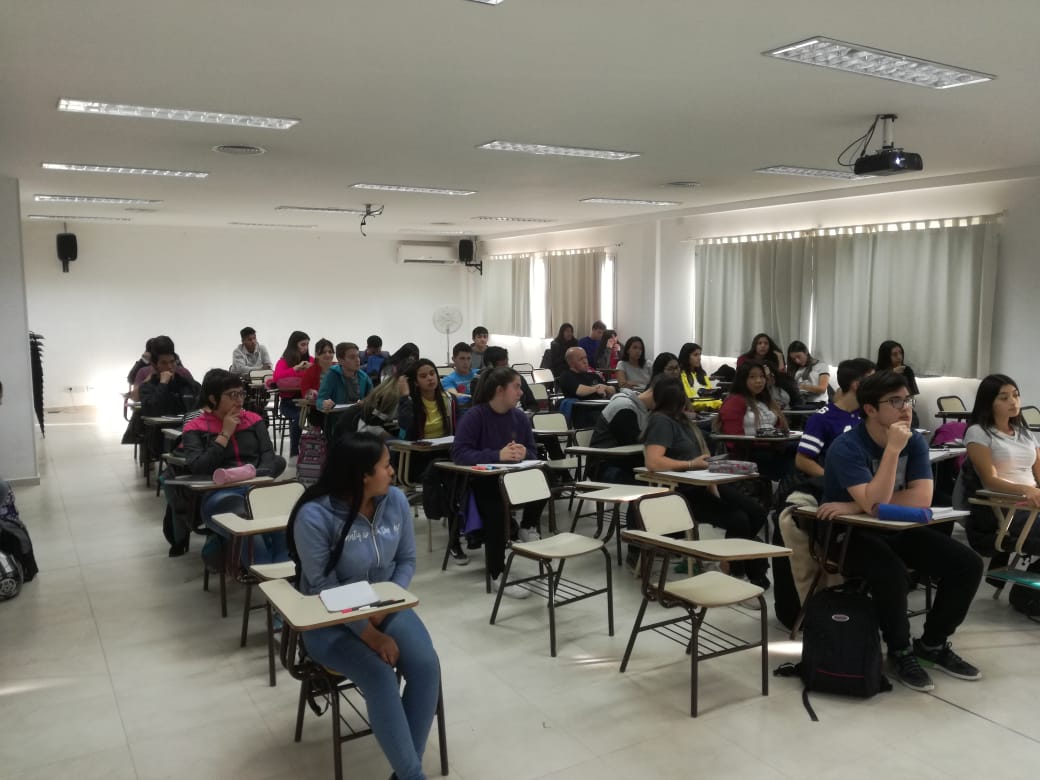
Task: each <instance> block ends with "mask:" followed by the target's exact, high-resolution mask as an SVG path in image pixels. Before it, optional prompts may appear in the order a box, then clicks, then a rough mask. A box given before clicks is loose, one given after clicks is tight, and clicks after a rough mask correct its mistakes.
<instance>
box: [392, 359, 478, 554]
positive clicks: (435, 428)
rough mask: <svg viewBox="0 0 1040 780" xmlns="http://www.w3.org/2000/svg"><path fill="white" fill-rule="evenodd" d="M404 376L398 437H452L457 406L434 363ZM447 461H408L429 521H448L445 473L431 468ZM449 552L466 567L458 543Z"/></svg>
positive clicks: (416, 456) (424, 457) (416, 457)
mask: <svg viewBox="0 0 1040 780" xmlns="http://www.w3.org/2000/svg"><path fill="white" fill-rule="evenodd" d="M404 376H405V378H406V379H407V381H408V388H409V394H408V395H403V396H401V397H400V401H399V403H398V416H397V423H398V425H399V426H400V436H401V437H402V438H403V439H406V440H407V441H419V440H421V439H439V438H441V437H443V436H451V435H453V434H454V433H455V426H456V424H457V420H458V416H459V412H458V403H457V401H456V396H454V395H451V394H450V393H448V392H446V391H445V390H444V388H442V387H441V384H440V380H439V378H438V376H437V366H435V365H434V363H433V361H432V360H428V359H426V358H420V359H419V360H418V361H416V363H415V364H414V365H413V366H412V367H411V368H409V369H408V372H407V373H406V374H405V375H404ZM446 459H447V455H446V454H445V453H443V452H429V453H424V452H412V453H411V456H410V459H409V464H410V465H409V472H408V474H406V475H405V476H406V477H407V478H408V481H409V482H410V483H412V484H416V483H421V484H422V486H423V491H422V501H423V512H424V513H425V514H426V517H427V518H428V519H429V520H430V521H433V520H436V519H437V518H441V517H447V516H448V514H449V511H450V510H449V507H448V494H449V489H448V480H447V479H446V477H447V472H444V471H442V470H441V469H438V468H437V467H435V466H434V465H433V464H434V462H435V461H438V460H446ZM449 551H450V553H451V558H452V560H453V561H455V563H457V564H458V565H459V566H465V565H466V564H467V563H469V558H468V557H467V555H466V553H465V552H464V551H463V549H462V545H461V544H460V543H459V540H458V539H454V540H452V543H451V545H449Z"/></svg>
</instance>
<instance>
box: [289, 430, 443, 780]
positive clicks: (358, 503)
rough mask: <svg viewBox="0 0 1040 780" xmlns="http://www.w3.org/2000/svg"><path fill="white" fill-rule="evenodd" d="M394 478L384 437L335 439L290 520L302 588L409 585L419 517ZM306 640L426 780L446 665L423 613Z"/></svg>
mask: <svg viewBox="0 0 1040 780" xmlns="http://www.w3.org/2000/svg"><path fill="white" fill-rule="evenodd" d="M393 476H394V470H393V467H392V466H391V465H390V456H389V453H388V452H387V450H386V447H385V446H383V443H382V440H381V439H379V438H378V437H376V436H372V435H369V434H363V433H359V434H354V435H351V436H345V437H342V438H340V439H338V440H337V441H336V442H335V443H333V445H332V447H331V449H330V450H329V454H328V460H327V462H326V465H325V469H324V471H323V472H322V475H321V477H320V479H319V480H318V482H317V483H316V484H315V485H313V486H311V487H309V488H307V490H306V492H305V493H304V494H303V495H302V496H301V497H300V500H299V501H298V502H297V503H296V506H295V507H294V508H293V511H292V514H291V515H290V519H289V529H290V534H291V537H292V538H291V545H292V549H293V551H294V552H293V558H294V559H295V560H297V561H298V571H299V572H300V583H299V589H300V592H301V593H303V594H305V595H314V594H316V593H320V592H321V591H322V590H325V589H327V588H335V587H337V586H340V585H345V584H348V583H353V582H361V581H366V580H367V581H368V582H393V583H396V584H397V585H400V586H401V587H402V588H407V587H408V586H409V584H410V583H411V581H412V576H413V575H414V574H415V537H414V535H413V531H412V514H411V509H410V508H409V506H408V500H407V499H406V498H405V496H404V494H403V493H402V492H401V491H400V490H399V489H398V488H396V487H393V486H392V485H391V481H392V480H393ZM303 643H304V645H305V646H306V648H307V654H308V655H310V657H311V658H313V659H314V660H315V661H316V662H317V663H319V664H321V665H322V666H325V667H327V668H329V669H332V670H334V671H336V672H339V673H340V674H342V675H343V676H344V677H347V678H349V679H350V680H352V681H353V682H354V683H356V684H357V687H358V689H359V690H360V691H361V694H362V696H363V697H364V699H365V706H366V708H367V711H368V721H369V723H371V724H372V731H373V733H374V734H375V736H376V740H377V741H378V743H379V745H380V747H381V748H382V750H383V753H384V754H385V755H386V758H387V760H388V761H389V762H390V766H391V767H392V768H393V771H394V777H397V778H401V780H405V778H408V779H409V780H416V778H424V777H425V776H426V775H424V774H423V769H422V756H423V751H424V750H425V748H426V739H427V737H428V736H429V733H430V726H431V725H432V723H433V718H434V714H435V713H436V710H437V700H438V698H439V696H440V662H439V660H438V658H437V652H436V651H435V650H434V648H433V643H432V641H431V640H430V635H429V634H428V633H427V631H426V627H425V626H424V625H423V623H422V621H421V620H420V619H419V616H418V614H417V613H416V612H415V610H412V609H406V610H402V611H400V612H395V613H393V614H390V615H385V616H382V617H373V618H369V619H368V620H362V621H358V622H354V623H349V624H346V625H338V626H330V627H328V628H319V629H316V630H314V631H306V632H304V634H303ZM398 673H400V675H401V677H402V678H403V679H404V683H405V684H404V691H403V693H402V690H401V683H400V680H399V679H398V676H397V675H398ZM337 749H338V746H337Z"/></svg>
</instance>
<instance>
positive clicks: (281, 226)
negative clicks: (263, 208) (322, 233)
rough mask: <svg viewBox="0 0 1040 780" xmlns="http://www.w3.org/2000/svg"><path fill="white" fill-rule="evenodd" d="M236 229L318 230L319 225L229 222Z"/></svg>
mask: <svg viewBox="0 0 1040 780" xmlns="http://www.w3.org/2000/svg"><path fill="white" fill-rule="evenodd" d="M228 224H229V225H235V226H236V227H260V228H305V229H306V228H316V227H318V226H317V225H284V224H279V223H277V222H228Z"/></svg>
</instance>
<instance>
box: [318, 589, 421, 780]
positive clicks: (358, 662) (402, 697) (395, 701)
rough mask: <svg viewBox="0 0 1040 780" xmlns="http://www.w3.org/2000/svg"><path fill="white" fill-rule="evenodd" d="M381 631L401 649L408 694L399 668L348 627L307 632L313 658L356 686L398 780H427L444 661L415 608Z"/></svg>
mask: <svg viewBox="0 0 1040 780" xmlns="http://www.w3.org/2000/svg"><path fill="white" fill-rule="evenodd" d="M379 630H380V631H382V632H383V633H385V634H386V635H387V636H390V637H391V638H393V640H394V641H395V642H396V643H397V647H398V649H399V650H400V651H401V654H400V657H399V658H398V661H397V668H398V670H399V671H400V672H401V676H402V677H403V678H404V683H405V685H404V693H403V694H402V693H401V691H400V686H399V684H398V682H397V675H396V674H395V673H394V668H393V667H392V666H390V665H389V664H387V663H386V662H385V661H383V659H381V658H380V657H379V656H377V655H376V654H375V653H374V652H373V651H372V650H371V649H370V648H369V647H368V645H366V644H365V643H364V642H362V641H361V639H360V637H359V636H358V635H357V634H355V633H354V632H353V631H351V630H350V629H349V628H347V627H346V626H332V627H330V628H321V629H318V630H316V631H308V632H307V633H305V634H304V635H303V643H304V645H305V646H306V648H307V653H308V654H309V655H310V656H311V658H313V659H314V660H315V661H317V662H318V663H320V664H322V665H323V666H327V667H328V668H330V669H335V670H336V671H337V672H339V673H340V674H342V675H343V676H345V677H346V678H347V679H349V680H353V681H354V683H356V684H357V687H358V689H359V690H360V691H361V693H362V695H364V697H365V704H366V706H367V708H368V721H369V723H371V724H372V733H373V734H375V736H376V739H377V740H379V746H380V747H381V748H382V749H383V754H384V755H385V756H386V758H387V760H388V761H389V762H390V766H391V768H392V769H393V770H394V774H395V775H396V776H397V778H398V780H424V778H425V777H426V775H424V774H423V770H422V755H423V751H424V750H425V749H426V739H427V737H429V735H430V726H431V725H432V724H433V717H434V715H435V714H436V712H437V698H438V696H439V695H440V681H441V669H440V661H439V660H438V659H437V651H436V650H434V649H433V642H432V641H431V640H430V635H429V634H428V633H427V631H426V626H424V625H423V623H422V621H421V620H420V619H419V616H418V615H416V614H415V612H413V611H412V610H410V609H409V610H405V611H403V612H395V613H394V614H392V615H389V616H388V617H387V618H386V619H385V620H384V621H383V624H382V625H381V626H380V627H379Z"/></svg>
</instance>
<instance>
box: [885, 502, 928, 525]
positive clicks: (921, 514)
mask: <svg viewBox="0 0 1040 780" xmlns="http://www.w3.org/2000/svg"><path fill="white" fill-rule="evenodd" d="M877 516H878V520H897V521H899V522H901V523H927V522H929V521H930V520H931V519H932V510H931V509H922V508H921V507H916V506H900V505H899V504H879V505H878V509H877Z"/></svg>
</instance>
